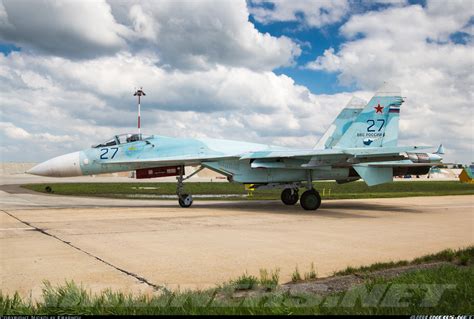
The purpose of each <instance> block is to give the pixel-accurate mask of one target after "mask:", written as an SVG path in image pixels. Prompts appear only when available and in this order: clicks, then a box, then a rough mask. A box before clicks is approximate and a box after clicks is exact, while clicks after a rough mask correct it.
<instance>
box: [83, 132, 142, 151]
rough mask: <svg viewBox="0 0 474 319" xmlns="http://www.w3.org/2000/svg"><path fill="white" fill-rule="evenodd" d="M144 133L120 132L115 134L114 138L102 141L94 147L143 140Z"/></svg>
mask: <svg viewBox="0 0 474 319" xmlns="http://www.w3.org/2000/svg"><path fill="white" fill-rule="evenodd" d="M141 140H142V135H141V134H131V133H128V134H120V135H115V136H114V137H113V138H111V139H109V140H107V142H104V143H100V144H98V145H95V146H92V147H93V148H97V147H107V146H114V145H119V144H127V143H131V142H136V141H141Z"/></svg>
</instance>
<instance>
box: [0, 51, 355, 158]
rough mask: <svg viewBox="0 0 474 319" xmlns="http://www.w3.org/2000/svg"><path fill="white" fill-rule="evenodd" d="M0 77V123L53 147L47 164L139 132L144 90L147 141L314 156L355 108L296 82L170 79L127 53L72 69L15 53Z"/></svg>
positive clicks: (257, 76) (212, 75)
mask: <svg viewBox="0 0 474 319" xmlns="http://www.w3.org/2000/svg"><path fill="white" fill-rule="evenodd" d="M0 70H2V71H0V90H1V91H2V92H4V93H3V94H2V95H0V104H1V105H2V106H3V107H4V108H3V110H4V113H3V115H2V118H3V120H4V121H5V122H10V123H15V126H16V127H22V128H25V129H26V128H28V132H27V133H28V134H29V135H25V139H24V142H25V143H27V142H28V145H31V144H34V146H33V148H36V147H37V148H40V147H42V146H44V145H45V141H46V139H49V141H50V143H48V144H49V149H48V148H45V149H44V150H43V151H41V152H40V151H38V152H39V153H38V154H41V156H44V159H45V158H48V157H51V156H54V155H59V154H61V153H65V152H67V151H73V150H77V149H81V148H85V147H88V146H89V145H91V144H93V143H96V142H100V141H101V140H105V139H107V138H108V137H109V136H111V135H113V134H117V133H120V132H129V131H134V130H135V125H136V106H135V105H136V104H135V103H136V102H135V98H134V97H133V96H132V93H133V87H134V86H138V85H139V84H140V83H146V85H147V86H145V87H144V90H145V92H146V93H147V95H146V97H145V98H144V99H143V102H142V122H143V123H142V125H143V130H144V132H145V134H163V135H171V136H195V137H214V138H227V139H238V140H248V141H254V142H265V143H274V142H279V143H284V144H285V145H289V144H292V146H296V147H312V146H313V145H314V144H315V143H316V140H317V136H318V135H320V134H321V133H322V132H323V131H324V129H325V128H326V127H327V126H328V125H329V122H330V121H331V120H332V117H333V116H335V115H336V114H337V112H339V110H340V108H342V107H343V106H344V105H345V104H346V103H347V101H348V100H349V99H350V95H349V94H341V95H339V96H336V97H335V96H332V97H331V96H316V95H314V94H312V93H311V92H310V91H309V90H308V89H307V88H305V87H303V86H299V85H296V84H295V83H294V81H293V80H292V79H291V78H290V77H288V76H286V75H276V74H275V73H273V72H270V71H265V72H261V71H259V72H257V71H254V70H251V69H248V68H242V67H228V66H222V65H219V66H217V67H214V68H210V69H208V70H195V71H186V72H184V71H179V70H174V71H170V70H166V69H163V68H161V67H159V66H158V65H156V64H155V63H154V59H153V58H151V57H147V56H131V55H130V54H125V53H124V54H118V55H114V56H112V57H101V58H97V59H94V60H68V59H64V58H58V57H38V56H35V55H31V54H25V53H22V52H14V53H11V54H9V55H8V56H0ZM118 78H120V81H116V79H118ZM318 101H322V102H323V104H320V103H319V102H318ZM31 132H42V133H43V135H41V134H40V133H34V134H33V133H31ZM46 133H49V134H51V135H53V136H56V137H58V138H57V139H56V140H54V138H55V137H53V136H47V135H45V134H46ZM3 134H6V133H5V131H3ZM61 137H62V138H61ZM67 137H71V138H70V139H68V138H67ZM40 138H41V140H40ZM291 139H292V140H293V142H292V143H291V142H290V140H291ZM18 140H19V139H18V138H17V140H16V141H10V140H7V139H5V141H6V143H7V145H12V144H16V143H19V142H21V141H18ZM33 141H35V142H38V144H37V145H36V144H35V143H34V142H33ZM39 142H41V143H39ZM52 145H55V146H54V147H53V146H52ZM30 147H31V146H30ZM28 154H29V153H27V154H25V153H24V152H20V153H18V154H7V155H8V156H6V157H7V158H8V157H12V158H15V157H18V156H22V157H25V156H28ZM30 155H31V156H33V153H31V154H30ZM35 156H38V155H37V154H35ZM33 159H34V158H33ZM28 160H32V159H31V158H30V159H28Z"/></svg>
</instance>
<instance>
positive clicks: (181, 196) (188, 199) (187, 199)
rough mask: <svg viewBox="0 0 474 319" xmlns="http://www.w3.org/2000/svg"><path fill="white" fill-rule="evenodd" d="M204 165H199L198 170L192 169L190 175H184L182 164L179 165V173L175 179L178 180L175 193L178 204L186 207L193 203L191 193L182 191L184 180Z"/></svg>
mask: <svg viewBox="0 0 474 319" xmlns="http://www.w3.org/2000/svg"><path fill="white" fill-rule="evenodd" d="M203 168H204V167H202V166H201V167H200V168H199V169H198V170H196V171H194V172H193V173H192V174H191V175H189V176H187V177H184V176H183V173H184V166H182V167H181V170H180V174H179V176H178V177H176V179H177V180H178V185H177V187H176V194H177V195H178V203H179V206H181V207H183V208H186V207H190V206H191V205H192V204H193V196H192V195H191V194H186V193H184V181H185V180H187V179H188V178H191V177H192V176H193V175H194V174H197V173H199V172H200V171H201V170H202V169H203Z"/></svg>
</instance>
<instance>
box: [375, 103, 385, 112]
mask: <svg viewBox="0 0 474 319" xmlns="http://www.w3.org/2000/svg"><path fill="white" fill-rule="evenodd" d="M374 109H375V113H382V112H383V106H380V103H379V105H377V106H376V107H374Z"/></svg>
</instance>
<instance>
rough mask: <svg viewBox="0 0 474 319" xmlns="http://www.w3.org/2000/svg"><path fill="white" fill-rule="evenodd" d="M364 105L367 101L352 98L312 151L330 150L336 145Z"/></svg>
mask: <svg viewBox="0 0 474 319" xmlns="http://www.w3.org/2000/svg"><path fill="white" fill-rule="evenodd" d="M366 104H367V101H365V100H363V99H360V98H358V97H355V96H353V97H352V99H351V100H350V101H349V103H347V105H346V106H345V107H344V108H343V109H342V110H341V112H340V113H339V115H338V116H337V117H336V118H335V119H334V121H333V122H332V124H331V126H329V128H328V129H327V131H326V132H325V133H324V135H323V136H322V137H321V138H320V139H319V141H318V143H317V144H316V146H315V147H314V149H326V148H332V147H333V146H334V145H336V143H337V142H339V140H340V139H341V137H342V136H343V135H344V133H345V132H346V131H347V129H348V128H349V127H350V126H351V124H352V123H353V122H354V120H355V119H356V117H357V116H358V115H359V113H360V112H362V109H363V108H364V106H365V105H366Z"/></svg>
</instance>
